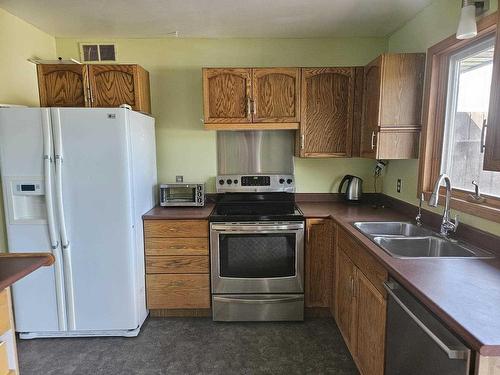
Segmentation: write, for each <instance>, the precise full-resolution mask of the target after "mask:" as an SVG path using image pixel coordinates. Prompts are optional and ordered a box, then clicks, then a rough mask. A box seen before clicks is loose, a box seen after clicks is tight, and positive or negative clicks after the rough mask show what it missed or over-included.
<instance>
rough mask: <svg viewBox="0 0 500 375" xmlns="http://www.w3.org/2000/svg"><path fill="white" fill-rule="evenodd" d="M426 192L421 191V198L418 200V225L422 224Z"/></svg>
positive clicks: (416, 219) (416, 218)
mask: <svg viewBox="0 0 500 375" xmlns="http://www.w3.org/2000/svg"><path fill="white" fill-rule="evenodd" d="M424 199H425V198H424V193H423V192H422V193H420V200H419V202H418V214H417V217H415V221H416V222H417V226H419V227H421V226H422V202H423V201H424Z"/></svg>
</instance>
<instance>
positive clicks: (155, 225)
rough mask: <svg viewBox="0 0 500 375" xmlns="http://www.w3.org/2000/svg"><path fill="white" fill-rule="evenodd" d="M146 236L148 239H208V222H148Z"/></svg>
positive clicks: (145, 224) (145, 222) (145, 223)
mask: <svg viewBox="0 0 500 375" xmlns="http://www.w3.org/2000/svg"><path fill="white" fill-rule="evenodd" d="M144 235H145V237H146V238H148V237H160V238H162V237H188V238H189V237H208V221H207V220H146V221H144Z"/></svg>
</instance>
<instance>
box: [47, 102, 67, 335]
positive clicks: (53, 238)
mask: <svg viewBox="0 0 500 375" xmlns="http://www.w3.org/2000/svg"><path fill="white" fill-rule="evenodd" d="M42 135H43V169H44V185H45V206H46V208H47V224H48V229H49V238H50V246H51V248H52V254H53V255H54V258H55V262H54V277H55V281H56V303H57V320H58V325H59V329H60V330H62V331H65V330H66V329H67V328H66V309H65V307H64V306H65V295H64V282H63V279H64V276H63V264H62V262H61V259H62V254H61V248H60V246H59V245H60V243H59V235H58V234H57V230H56V223H55V216H54V198H53V196H52V189H53V187H52V169H53V165H52V162H53V160H52V155H53V147H52V132H51V129H50V114H49V111H48V110H47V109H43V110H42Z"/></svg>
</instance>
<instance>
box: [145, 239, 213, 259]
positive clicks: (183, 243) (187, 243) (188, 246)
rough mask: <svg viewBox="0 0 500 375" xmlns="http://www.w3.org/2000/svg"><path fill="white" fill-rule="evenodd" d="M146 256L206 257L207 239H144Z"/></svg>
mask: <svg viewBox="0 0 500 375" xmlns="http://www.w3.org/2000/svg"><path fill="white" fill-rule="evenodd" d="M145 246H146V255H148V256H149V255H208V238H146V242H145Z"/></svg>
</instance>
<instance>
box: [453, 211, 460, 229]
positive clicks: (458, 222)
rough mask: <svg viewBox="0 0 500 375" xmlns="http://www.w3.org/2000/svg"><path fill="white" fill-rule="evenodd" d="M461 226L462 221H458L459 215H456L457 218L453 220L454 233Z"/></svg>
mask: <svg viewBox="0 0 500 375" xmlns="http://www.w3.org/2000/svg"><path fill="white" fill-rule="evenodd" d="M459 224H460V221H459V220H458V215H455V218H454V219H453V232H456V231H457V228H458V225H459Z"/></svg>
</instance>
